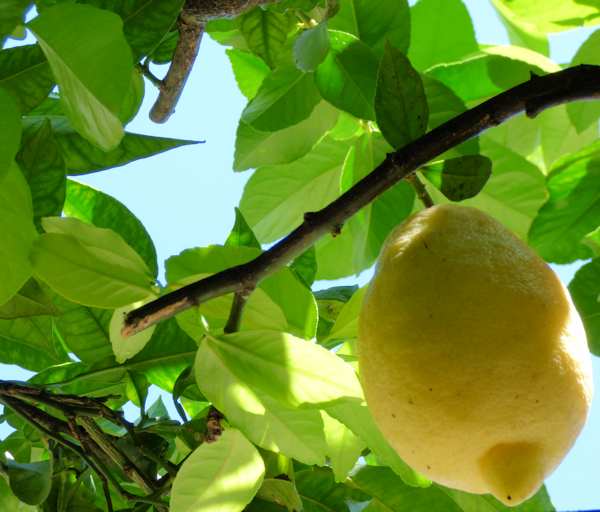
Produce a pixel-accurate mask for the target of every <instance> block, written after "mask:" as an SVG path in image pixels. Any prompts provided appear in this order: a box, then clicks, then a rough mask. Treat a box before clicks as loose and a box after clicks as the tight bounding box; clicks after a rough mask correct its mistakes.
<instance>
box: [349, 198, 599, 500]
mask: <svg viewBox="0 0 600 512" xmlns="http://www.w3.org/2000/svg"><path fill="white" fill-rule="evenodd" d="M359 367H360V374H361V379H362V383H363V387H364V390H365V395H366V398H367V402H368V404H369V407H370V408H371V411H372V412H373V415H374V417H375V419H376V421H377V424H378V425H379V427H380V429H381V431H382V432H383V434H384V435H385V436H386V438H387V439H388V441H389V442H390V444H391V445H392V446H393V447H394V448H395V449H396V451H397V452H398V454H399V455H400V456H401V457H402V458H403V459H404V460H405V461H406V462H407V463H408V464H410V465H411V466H412V467H413V468H414V469H416V470H417V471H419V472H421V473H423V474H424V475H426V476H427V477H429V478H431V479H432V480H434V481H436V482H439V483H441V484H443V485H446V486H449V487H453V488H456V489H461V490H464V491H468V492H472V493H491V494H493V495H494V496H496V498H498V499H499V500H500V501H502V502H503V503H505V504H506V505H517V504H519V503H520V502H522V501H524V500H525V499H527V498H528V497H530V496H531V495H532V494H534V493H535V492H536V490H537V489H538V488H539V487H540V486H541V485H542V483H543V480H544V478H545V477H546V476H548V474H549V473H551V472H552V471H553V470H554V468H556V466H557V465H558V464H559V463H560V461H561V460H562V459H563V457H564V456H565V455H566V453H567V452H568V451H569V449H570V447H571V446H572V445H573V443H574V441H575V439H576V437H577V435H578V434H579V432H580V431H581V429H582V427H583V425H584V423H585V420H586V416H587V413H588V408H589V405H590V402H591V398H592V370H591V358H590V355H589V352H588V349H587V344H586V338H585V333H584V330H583V326H582V324H581V320H580V319H579V316H578V314H577V312H576V311H575V309H574V307H573V304H572V303H571V300H570V298H569V295H568V292H567V291H566V290H565V288H564V287H563V285H562V284H561V283H560V281H559V280H558V278H557V276H556V275H555V274H554V272H553V271H552V270H551V269H550V268H549V267H548V265H547V264H546V263H545V262H544V261H542V260H541V259H540V258H539V257H538V256H537V255H536V254H535V253H533V252H532V251H531V250H530V249H529V248H528V247H527V246H526V245H524V244H523V242H521V241H520V240H519V239H518V238H517V237H516V236H514V235H513V234H512V233H510V232H509V231H508V230H507V229H506V228H504V227H503V226H502V225H501V224H500V223H498V222H497V221H496V220H494V219H493V218H491V217H489V216H488V215H486V214H484V213H482V212H481V211H479V210H476V209H474V208H467V207H463V206H457V205H452V204H448V205H440V206H435V207H433V208H429V209H427V210H424V211H422V212H420V213H418V214H416V215H414V216H412V217H411V218H410V219H408V220H407V221H406V222H404V223H403V224H402V225H400V226H399V227H397V228H396V229H395V230H394V231H393V232H392V233H391V234H390V236H389V237H388V240H387V241H386V244H385V246H384V248H383V250H382V252H381V255H380V258H379V262H378V265H377V271H376V274H375V276H374V278H373V281H372V282H371V284H370V286H369V289H368V290H367V293H366V295H365V299H364V303H363V306H362V310H361V313H360V318H359Z"/></svg>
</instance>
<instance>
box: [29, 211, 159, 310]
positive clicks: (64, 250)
mask: <svg viewBox="0 0 600 512" xmlns="http://www.w3.org/2000/svg"><path fill="white" fill-rule="evenodd" d="M43 226H44V229H45V230H46V231H47V233H45V234H43V235H42V236H40V237H39V238H38V239H37V241H36V242H35V244H34V247H33V250H32V252H31V261H32V263H33V268H34V272H35V274H36V276H37V277H39V278H40V279H42V280H43V281H45V282H46V283H47V284H48V285H49V286H50V287H51V288H53V289H54V290H55V291H57V292H58V293H60V294H61V295H63V296H64V297H66V298H67V299H69V300H72V301H73V302H78V303H80V304H83V305H86V306H94V307H104V308H117V307H122V306H126V305H127V304H131V303H133V302H136V301H138V300H143V299H146V298H147V297H149V296H150V295H151V294H152V288H151V286H152V278H151V277H150V276H149V271H148V268H147V267H146V265H145V263H144V262H143V260H142V259H141V258H140V256H138V254H137V253H136V252H135V251H134V250H133V249H132V248H131V247H129V246H128V245H127V244H126V243H125V242H124V241H123V239H122V238H121V237H120V236H119V235H118V234H117V233H115V232H114V231H112V230H109V229H103V228H97V227H95V226H92V225H89V224H85V223H84V222H81V221H79V220H77V219H74V218H46V219H44V221H43Z"/></svg>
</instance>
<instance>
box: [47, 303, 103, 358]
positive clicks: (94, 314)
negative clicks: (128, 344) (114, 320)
mask: <svg viewBox="0 0 600 512" xmlns="http://www.w3.org/2000/svg"><path fill="white" fill-rule="evenodd" d="M53 300H54V303H55V304H56V306H57V307H58V308H59V309H60V311H61V314H60V316H59V317H58V318H56V319H55V325H56V328H57V330H58V332H59V334H60V337H61V338H62V340H63V341H64V343H65V345H66V346H67V347H68V348H69V351H70V352H73V353H74V354H75V355H76V356H77V357H78V358H79V359H80V360H81V361H83V362H85V363H93V362H95V361H100V360H102V359H104V358H106V357H109V356H110V355H112V350H111V346H110V337H109V334H108V329H109V323H110V319H111V316H112V311H110V310H106V309H99V308H88V307H86V306H82V305H81V304H76V303H74V302H70V301H68V300H66V299H65V298H63V297H61V296H60V295H55V296H54V299H53Z"/></svg>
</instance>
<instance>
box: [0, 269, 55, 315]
mask: <svg viewBox="0 0 600 512" xmlns="http://www.w3.org/2000/svg"><path fill="white" fill-rule="evenodd" d="M58 313H59V311H58V309H57V308H56V306H54V304H53V303H52V301H51V300H50V298H49V297H48V296H47V295H46V294H45V293H44V290H43V289H42V288H41V287H40V285H39V284H38V283H37V282H36V281H35V280H34V279H30V280H29V281H27V282H26V283H25V284H24V285H23V288H21V289H20V290H19V291H18V293H17V294H16V295H13V297H12V298H11V299H10V300H9V301H8V302H6V303H5V304H3V305H1V306H0V319H2V320H11V319H13V318H21V317H28V316H41V315H58Z"/></svg>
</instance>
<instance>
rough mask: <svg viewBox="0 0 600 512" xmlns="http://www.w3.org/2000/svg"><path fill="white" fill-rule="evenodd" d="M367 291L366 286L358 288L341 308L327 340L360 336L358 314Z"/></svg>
mask: <svg viewBox="0 0 600 512" xmlns="http://www.w3.org/2000/svg"><path fill="white" fill-rule="evenodd" d="M366 291H367V288H366V287H362V288H360V289H358V290H357V291H356V292H355V293H354V294H353V295H352V297H350V300H348V302H346V304H344V306H343V307H342V309H341V310H340V312H339V314H338V316H337V318H336V320H335V324H334V325H333V327H332V329H331V331H330V333H329V336H327V339H326V340H325V341H326V342H327V341H331V340H346V339H353V338H357V337H358V315H359V313H360V308H361V307H362V301H363V297H364V296H365V292H366Z"/></svg>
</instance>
